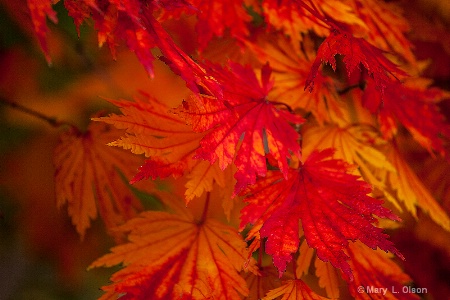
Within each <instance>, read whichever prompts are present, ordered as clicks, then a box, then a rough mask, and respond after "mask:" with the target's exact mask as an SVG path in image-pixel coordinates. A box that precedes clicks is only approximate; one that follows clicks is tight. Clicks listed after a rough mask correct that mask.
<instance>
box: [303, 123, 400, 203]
mask: <svg viewBox="0 0 450 300" xmlns="http://www.w3.org/2000/svg"><path fill="white" fill-rule="evenodd" d="M384 144H386V142H385V141H384V140H383V139H382V138H381V136H380V135H379V133H378V132H376V131H375V130H374V128H373V127H371V126H368V125H355V126H350V125H348V126H346V127H338V126H331V125H329V126H323V127H309V128H307V130H305V131H304V132H303V148H302V154H303V156H304V157H308V156H309V154H310V153H312V152H313V151H315V150H323V149H326V148H333V149H335V150H336V152H335V153H334V158H337V159H342V160H344V161H346V162H348V163H350V164H353V165H357V166H358V168H355V169H354V170H353V174H354V175H359V176H362V177H363V178H364V179H365V180H366V181H367V182H368V183H370V184H371V185H373V186H374V187H376V188H378V189H380V190H382V191H384V192H386V191H387V188H386V183H385V176H379V175H378V174H380V172H395V168H394V166H393V165H392V164H391V163H390V162H389V159H388V157H386V154H385V153H384V152H383V151H381V149H380V146H382V145H384ZM388 199H389V200H391V201H392V200H393V201H392V203H393V204H394V205H395V206H396V208H398V209H400V207H399V204H398V202H397V201H395V199H392V197H389V198H388Z"/></svg>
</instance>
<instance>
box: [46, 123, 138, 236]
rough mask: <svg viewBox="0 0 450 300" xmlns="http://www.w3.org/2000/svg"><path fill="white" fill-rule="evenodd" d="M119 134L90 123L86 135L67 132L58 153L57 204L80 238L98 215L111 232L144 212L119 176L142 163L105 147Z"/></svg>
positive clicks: (56, 151)
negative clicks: (67, 213)
mask: <svg viewBox="0 0 450 300" xmlns="http://www.w3.org/2000/svg"><path fill="white" fill-rule="evenodd" d="M120 133H121V131H119V130H117V129H115V128H114V127H111V126H109V125H107V124H104V123H91V124H90V126H89V127H88V130H87V131H86V132H85V133H80V132H79V131H78V130H77V129H75V128H71V129H70V130H68V131H66V132H64V133H63V134H62V135H61V137H60V143H59V144H58V146H57V147H56V149H55V154H54V165H55V168H56V171H55V185H56V197H57V203H58V206H60V207H61V206H63V205H64V204H66V203H67V205H68V212H69V215H70V216H71V218H72V223H73V224H74V225H75V227H76V230H77V231H78V233H79V234H80V235H81V237H83V236H84V234H85V231H86V229H87V228H89V226H90V221H91V219H95V218H96V217H97V213H98V212H100V215H101V217H102V219H103V221H104V222H105V224H106V227H107V228H108V229H111V228H113V227H116V226H117V225H120V224H122V223H123V222H124V221H126V220H128V219H130V218H132V217H134V216H135V215H136V212H137V211H139V210H142V208H143V207H142V205H141V203H140V202H139V201H138V200H137V199H136V197H135V196H134V195H133V194H132V192H131V191H130V189H129V188H128V187H127V185H126V183H125V182H124V181H123V179H122V177H121V173H120V172H123V175H124V176H125V177H128V176H131V175H132V174H133V172H134V170H135V169H136V168H137V167H138V166H139V164H140V162H141V159H140V158H139V157H137V156H133V155H130V154H129V153H127V152H126V151H123V150H121V149H115V150H112V149H111V148H110V147H108V146H107V145H106V144H107V142H109V141H111V140H112V139H114V138H117V137H118V136H120ZM119 170H120V171H119Z"/></svg>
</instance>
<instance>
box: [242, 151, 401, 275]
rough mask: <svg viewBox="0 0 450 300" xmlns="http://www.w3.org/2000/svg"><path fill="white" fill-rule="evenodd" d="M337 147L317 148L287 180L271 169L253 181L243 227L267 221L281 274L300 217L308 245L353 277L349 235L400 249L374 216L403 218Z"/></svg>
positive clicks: (269, 245)
mask: <svg viewBox="0 0 450 300" xmlns="http://www.w3.org/2000/svg"><path fill="white" fill-rule="evenodd" d="M332 154H333V150H331V149H326V150H323V151H321V152H314V153H312V154H311V155H310V156H309V157H308V159H307V160H306V161H305V162H304V164H303V165H301V166H300V167H299V168H298V169H295V170H294V169H291V170H289V174H288V178H287V180H281V179H282V176H281V175H280V174H279V172H270V173H268V174H267V176H266V178H264V179H262V180H261V183H260V184H258V182H257V184H256V185H255V186H251V187H249V188H248V189H247V190H246V191H245V194H247V195H248V196H247V198H246V199H245V202H247V203H248V205H247V206H246V207H245V208H244V209H243V210H242V211H241V228H243V227H244V226H245V225H246V224H248V223H252V224H255V223H256V222H258V221H262V222H264V224H263V226H262V228H261V230H260V233H261V237H267V242H266V252H267V253H268V254H270V255H272V257H273V261H274V264H275V266H277V268H278V271H279V273H280V276H281V274H282V273H283V272H284V270H285V268H286V264H287V263H288V262H289V261H291V259H292V254H293V253H295V252H297V250H298V247H299V221H301V225H302V228H303V232H304V236H305V238H306V241H307V242H308V245H309V246H310V247H312V248H314V249H316V251H317V256H318V257H319V258H320V259H322V260H323V261H326V262H328V261H329V262H330V263H331V264H332V265H333V266H334V267H336V268H338V269H341V270H342V271H343V273H344V275H345V276H346V277H347V278H350V279H351V278H353V275H352V271H351V269H350V266H349V264H348V262H347V261H348V259H349V257H348V255H347V254H346V253H345V251H346V249H347V248H348V241H349V240H350V241H355V240H360V241H362V242H363V243H364V244H366V245H368V246H369V247H371V248H373V249H375V248H377V247H379V248H381V249H383V250H385V251H391V252H393V253H396V254H397V255H399V256H401V254H400V253H399V252H398V251H397V249H395V247H394V246H393V245H392V243H391V242H390V241H388V240H387V239H386V238H387V237H388V236H387V235H386V234H384V233H383V232H382V229H380V228H377V227H375V226H374V225H373V223H376V218H375V216H379V217H381V218H389V219H392V220H399V218H398V217H397V216H395V215H394V214H393V213H392V212H391V211H390V210H388V209H386V208H384V207H382V206H381V204H382V201H380V200H377V199H374V198H372V197H370V196H368V195H367V194H368V193H370V192H371V188H370V186H369V185H368V184H367V183H365V182H364V181H362V180H359V177H358V176H355V175H351V174H349V173H348V169H349V165H348V164H347V163H345V162H343V161H342V160H337V159H330V156H331V155H332Z"/></svg>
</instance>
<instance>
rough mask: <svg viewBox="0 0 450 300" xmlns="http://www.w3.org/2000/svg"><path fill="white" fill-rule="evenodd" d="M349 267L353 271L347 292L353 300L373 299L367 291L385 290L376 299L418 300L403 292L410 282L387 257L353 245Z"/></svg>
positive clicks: (415, 296)
mask: <svg viewBox="0 0 450 300" xmlns="http://www.w3.org/2000/svg"><path fill="white" fill-rule="evenodd" d="M348 254H349V256H350V261H349V263H350V266H351V268H352V270H354V272H353V273H354V278H355V280H353V281H352V282H348V285H349V290H350V293H351V295H352V296H353V297H355V299H367V300H369V299H374V293H370V291H367V288H377V289H378V290H381V289H384V288H386V294H382V293H378V295H377V297H378V298H379V299H419V298H420V297H419V296H418V295H416V294H414V293H411V292H409V291H407V290H406V292H405V289H404V287H405V284H408V283H410V282H411V281H412V279H411V278H410V277H409V276H408V275H407V274H406V273H404V272H403V271H402V269H401V268H400V267H399V266H398V265H397V264H396V263H395V262H394V261H393V260H392V259H391V257H390V255H389V254H387V253H385V252H383V251H380V250H375V251H373V250H372V249H369V248H367V247H366V246H364V245H363V244H361V243H359V242H356V243H352V244H351V245H350V247H349V252H348Z"/></svg>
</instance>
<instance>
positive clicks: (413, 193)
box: [382, 145, 450, 231]
mask: <svg viewBox="0 0 450 300" xmlns="http://www.w3.org/2000/svg"><path fill="white" fill-rule="evenodd" d="M386 155H387V157H388V159H389V160H390V162H391V163H392V165H393V166H394V168H395V172H388V173H385V174H383V175H382V176H386V180H387V182H388V183H389V185H390V187H391V188H392V189H393V190H394V191H395V192H396V195H397V199H398V200H399V201H402V202H403V203H404V205H405V206H406V209H407V210H408V211H409V212H410V213H411V214H412V215H413V216H414V217H415V218H417V209H416V207H417V206H418V207H420V208H421V209H422V210H423V211H424V212H425V213H427V214H428V215H429V216H430V217H431V219H432V220H433V221H434V222H436V223H437V224H439V225H440V226H442V227H443V228H444V229H445V230H447V231H450V218H449V216H448V214H447V213H446V212H445V210H444V209H442V207H441V206H440V205H439V204H438V202H436V200H435V199H434V197H433V196H432V194H431V193H430V191H429V190H428V189H427V188H426V187H425V186H424V185H423V183H422V181H421V180H420V179H419V177H418V176H417V175H416V173H414V171H413V170H412V169H411V167H410V166H409V165H408V163H407V162H406V161H405V160H404V158H403V157H402V155H401V154H400V152H399V150H398V149H397V147H396V146H394V145H392V146H390V147H388V148H387V149H386Z"/></svg>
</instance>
